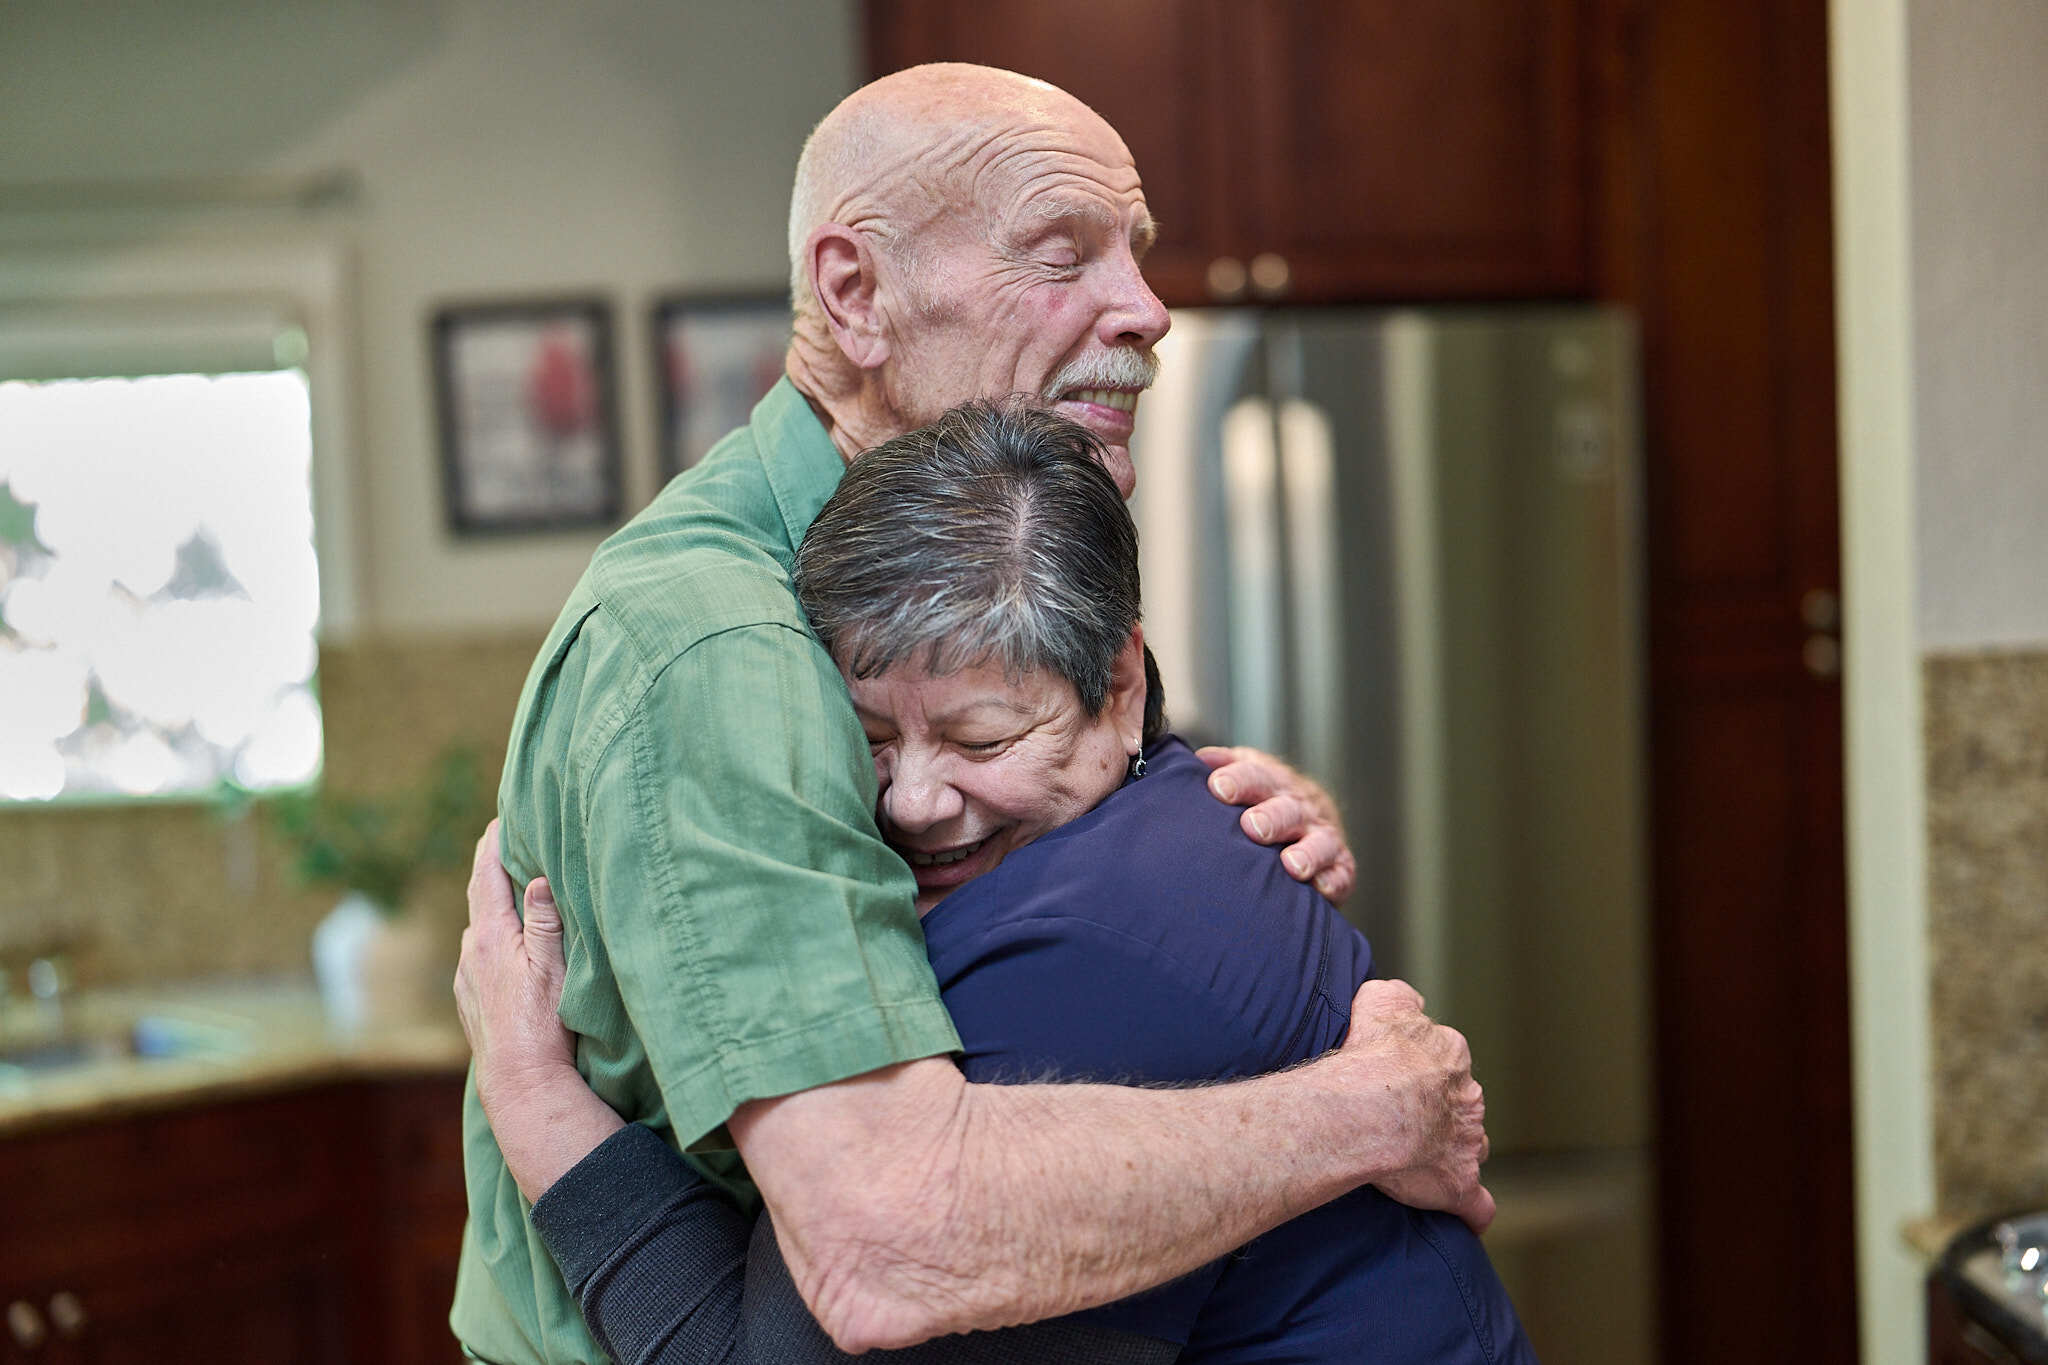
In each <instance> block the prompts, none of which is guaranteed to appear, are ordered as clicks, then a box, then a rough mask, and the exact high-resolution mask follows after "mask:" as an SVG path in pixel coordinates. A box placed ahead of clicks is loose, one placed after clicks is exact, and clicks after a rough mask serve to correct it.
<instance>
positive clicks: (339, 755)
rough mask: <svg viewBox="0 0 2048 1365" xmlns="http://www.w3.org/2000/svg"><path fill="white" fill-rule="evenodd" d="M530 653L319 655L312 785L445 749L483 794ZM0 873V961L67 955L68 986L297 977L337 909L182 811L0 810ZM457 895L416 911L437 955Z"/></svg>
mask: <svg viewBox="0 0 2048 1365" xmlns="http://www.w3.org/2000/svg"><path fill="white" fill-rule="evenodd" d="M539 647H540V636H539V634H538V633H536V634H533V635H522V636H519V637H517V638H484V639H453V640H451V639H447V638H444V637H440V636H428V637H418V638H404V639H388V640H381V641H375V642H364V643H358V644H352V645H346V646H329V647H327V648H325V649H323V650H322V651H321V656H320V690H321V704H322V707H323V709H324V711H325V717H326V729H327V773H326V780H327V781H328V782H330V783H332V784H334V785H335V786H336V787H337V788H338V789H339V790H342V791H348V792H362V793H370V792H377V791H382V790H388V789H391V788H394V787H400V786H405V785H408V784H410V783H413V782H415V781H417V780H418V779H419V777H420V776H421V775H422V774H423V773H424V772H425V770H426V769H427V767H428V765H430V764H431V763H432V761H433V760H434V758H435V757H436V756H437V755H438V754H439V753H440V752H441V750H442V749H443V748H444V747H445V746H446V745H447V744H449V743H451V742H454V741H458V740H459V741H464V742H467V743H470V744H472V745H474V746H475V748H476V750H477V752H478V753H479V754H480V755H481V756H482V757H483V758H484V760H485V765H486V768H487V774H486V775H487V777H488V779H489V781H490V782H491V784H492V790H493V791H495V790H496V783H497V777H498V767H499V764H500V763H501V761H502V760H503V756H504V747H505V736H506V733H507V730H508V729H509V727H510V725H511V720H512V708H513V706H514V704H515V703H516V702H517V701H518V698H519V687H520V684H521V683H522V682H523V681H524V680H525V677H526V670H527V667H528V665H529V664H531V663H532V661H533V655H534V651H535V650H537V649H538V648H539ZM0 869H5V870H4V872H0V958H9V957H17V956H20V955H22V954H24V953H28V952H34V951H38V950H39V949H40V948H42V947H44V946H53V945H56V944H71V945H75V946H74V947H73V948H72V957H73V962H74V968H75V971H76V974H77V976H78V978H79V982H80V984H81V985H112V984H125V983H131V982H152V981H180V980H187V979H191V978H195V977H206V976H217V975H222V974H229V973H232V974H244V975H248V974H258V975H276V974H281V973H303V972H306V971H308V970H310V965H309V962H308V958H307V943H308V940H309V937H310V935H311V934H312V931H313V926H314V925H315V924H317V923H318V922H319V920H320V917H321V916H322V915H324V914H326V913H327V911H328V910H329V909H331V908H332V907H333V905H334V903H335V900H336V898H337V893H336V892H334V891H332V890H328V889H324V888H316V889H312V890H308V889H306V888H304V887H301V886H299V885H297V884H296V883H295V882H294V881H293V879H292V876H291V872H290V868H289V860H288V858H287V856H286V854H285V852H284V850H283V849H282V848H281V847H280V846H279V845H278V844H277V843H276V842H275V841H274V840H273V839H272V838H270V837H268V836H266V835H264V834H263V833H261V832H260V830H259V828H258V826H257V824H256V823H255V822H253V821H250V820H243V821H239V822H235V823H228V822H225V821H224V820H222V818H221V817H220V816H219V815H218V814H217V813H216V812H215V811H214V810H213V809H212V808H211V807H208V806H206V805H203V804H196V803H195V804H184V803H175V804H173V803H164V804H157V803H149V804H138V805H132V806H97V807H85V808H63V807H13V808H4V809H0ZM462 883H463V878H462V876H461V875H460V874H454V873H451V874H449V875H448V876H446V877H445V878H438V879H437V880H436V883H435V884H434V885H433V886H430V887H427V888H425V890H424V891H423V893H422V894H421V895H420V896H419V897H417V898H416V899H417V901H418V903H419V904H421V905H423V906H425V907H426V908H427V910H428V912H429V913H432V914H434V915H435V916H436V917H437V921H438V922H441V923H442V924H443V926H444V927H445V929H446V932H447V938H448V942H449V943H450V945H451V953H452V944H453V941H454V939H455V937H457V936H458V935H459V933H460V926H461V923H462V919H463V908H462V907H463V902H462ZM451 960H452V959H451Z"/></svg>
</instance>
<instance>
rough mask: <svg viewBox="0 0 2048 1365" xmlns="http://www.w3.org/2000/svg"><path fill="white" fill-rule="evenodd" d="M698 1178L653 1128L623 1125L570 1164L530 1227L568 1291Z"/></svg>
mask: <svg viewBox="0 0 2048 1365" xmlns="http://www.w3.org/2000/svg"><path fill="white" fill-rule="evenodd" d="M703 1184H704V1179H703V1177H702V1176H699V1175H698V1174H697V1173H696V1172H695V1171H693V1170H691V1169H690V1166H689V1164H688V1163H687V1162H685V1161H684V1160H683V1159H682V1158H681V1157H679V1156H677V1155H676V1154H675V1152H673V1151H672V1150H670V1148H669V1145H668V1144H667V1143H665V1142H663V1141H662V1140H661V1139H660V1138H658V1137H656V1136H655V1134H654V1130H653V1129H651V1128H648V1127H645V1126H644V1125H642V1124H638V1123H629V1124H627V1125H626V1126H625V1127H623V1128H621V1129H619V1131H618V1132H616V1133H613V1134H612V1135H611V1136H610V1137H608V1138H606V1139H605V1140H604V1141H603V1142H600V1143H599V1144H598V1145H597V1146H596V1147H594V1148H592V1149H591V1152H590V1154H589V1155H588V1156H586V1157H584V1158H583V1160H581V1161H579V1162H577V1163H576V1164H575V1165H574V1166H572V1167H570V1168H569V1171H568V1173H567V1174H566V1175H564V1176H563V1177H562V1178H561V1179H560V1180H557V1181H556V1182H555V1183H554V1184H552V1185H550V1186H548V1188H547V1191H546V1192H545V1193H543V1194H542V1195H541V1197H540V1200H539V1202H537V1203H536V1204H534V1206H533V1226H534V1229H535V1231H537V1232H539V1233H540V1236H541V1240H542V1241H543V1242H545V1243H546V1244H547V1248H548V1253H549V1254H550V1255H552V1256H553V1257H554V1258H555V1264H556V1265H558V1266H560V1267H561V1268H562V1278H563V1279H565V1280H567V1281H568V1282H569V1285H570V1287H571V1288H575V1287H576V1286H579V1285H582V1284H584V1283H586V1282H587V1281H588V1280H589V1279H590V1277H591V1276H592V1275H595V1274H596V1273H597V1272H598V1271H599V1270H600V1269H601V1268H603V1266H604V1264H605V1262H606V1261H608V1260H610V1259H611V1258H612V1257H613V1256H614V1255H615V1254H616V1253H617V1252H618V1250H619V1249H620V1248H621V1247H623V1246H626V1245H628V1244H629V1243H631V1242H632V1241H633V1240H634V1235H635V1234H636V1233H637V1232H639V1230H640V1229H642V1228H644V1227H645V1226H646V1225H647V1224H648V1222H650V1221H651V1220H652V1219H654V1218H655V1217H657V1216H658V1215H660V1214H661V1213H662V1212H663V1211H664V1210H666V1209H668V1208H670V1207H671V1206H673V1205H674V1203H675V1201H676V1199H677V1198H678V1197H679V1196H682V1195H684V1194H687V1193H688V1192H689V1191H690V1190H691V1189H692V1188H694V1187H697V1186H701V1185H703Z"/></svg>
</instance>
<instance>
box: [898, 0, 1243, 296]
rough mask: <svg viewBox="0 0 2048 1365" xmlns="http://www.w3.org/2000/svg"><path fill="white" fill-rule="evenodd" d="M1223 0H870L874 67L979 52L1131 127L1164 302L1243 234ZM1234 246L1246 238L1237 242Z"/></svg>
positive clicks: (1128, 139) (966, 57)
mask: <svg viewBox="0 0 2048 1365" xmlns="http://www.w3.org/2000/svg"><path fill="white" fill-rule="evenodd" d="M1221 9H1222V5H1221V4H1220V3H1219V0H1117V3H1115V4H1103V3H1101V0H1024V2H1023V3H1019V2H1018V0H992V2H991V3H986V4H984V3H979V2H978V0H977V3H973V4H962V3H959V0H869V3H868V5H867V10H866V16H867V49H868V52H867V57H868V62H867V64H868V71H869V74H870V75H871V76H879V75H883V74H886V73H888V72H890V71H896V70H900V69H902V68H903V67H906V66H915V65H918V64H919V63H922V62H935V61H959V62H978V63H980V64H982V65H985V66H1000V67H1003V68H1005V69H1006V70H1010V71H1018V72H1021V73H1023V74H1024V75H1027V76H1036V77H1038V78H1039V79H1041V80H1046V81H1051V82H1052V83H1053V84H1054V85H1057V86H1059V87H1060V88H1061V89H1062V90H1065V91H1066V92H1067V93H1069V94H1071V95H1073V96H1074V97H1075V98H1076V99H1079V100H1081V101H1082V102H1084V103H1085V104H1087V105H1088V106H1089V107H1090V108H1092V109H1094V110H1095V111H1096V112H1097V113H1099V114H1101V115H1102V116H1103V117H1104V118H1105V119H1107V120H1108V121H1109V123H1110V126H1111V127H1113V128H1115V129H1116V130H1117V132H1118V133H1120V134H1121V135H1122V136H1123V139H1124V144H1125V145H1126V146H1127V147H1129V148H1130V150H1131V156H1132V158H1133V159H1134V160H1136V162H1137V164H1138V172H1139V174H1140V175H1141V176H1143V177H1144V181H1145V203H1146V206H1147V207H1148V208H1150V209H1151V211H1152V216H1153V218H1154V219H1156V220H1157V221H1158V222H1159V224H1160V235H1159V242H1158V245H1157V246H1155V247H1154V248H1153V251H1152V254H1151V255H1150V256H1149V257H1148V258H1147V259H1146V262H1145V277H1146V279H1147V280H1148V281H1150V283H1151V285H1152V288H1153V289H1154V290H1155V291H1157V292H1158V294H1159V296H1160V297H1161V298H1163V299H1165V300H1166V301H1167V302H1168V303H1181V304H1186V303H1197V302H1201V301H1202V300H1203V299H1204V298H1206V292H1205V287H1204V284H1203V279H1204V276H1205V273H1206V271H1207V269H1208V265H1209V262H1210V260H1211V259H1212V258H1213V257H1214V256H1215V255H1217V254H1218V252H1219V251H1222V250H1224V249H1226V246H1227V245H1228V244H1231V243H1234V242H1235V241H1236V231H1237V228H1236V224H1235V223H1234V221H1233V219H1232V217H1231V209H1232V206H1233V205H1232V197H1233V196H1232V189H1233V185H1234V184H1235V185H1236V187H1237V188H1238V190H1239V192H1240V194H1241V188H1242V182H1241V180H1240V179H1238V178H1236V177H1232V176H1230V175H1227V174H1222V173H1219V172H1220V168H1221V167H1223V166H1224V165H1225V164H1226V162H1227V158H1228V155H1229V154H1228V152H1227V150H1226V143H1225V134H1226V126H1225V125H1226V120H1228V119H1231V118H1234V117H1238V116H1239V115H1240V111H1239V110H1237V109H1235V108H1233V107H1231V104H1232V102H1231V101H1228V100H1224V101H1219V100H1218V98H1217V93H1216V75H1215V73H1216V71H1217V69H1218V68H1219V66H1220V64H1221V62H1220V52H1219V49H1221V48H1222V47H1224V46H1226V45H1227V38H1226V32H1225V27H1224V25H1223V24H1222V23H1221V22H1220V21H1219V17H1218V16H1219V11H1220V10H1221ZM1230 249H1241V247H1231V248H1230Z"/></svg>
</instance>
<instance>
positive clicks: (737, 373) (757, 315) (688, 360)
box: [649, 288, 790, 483]
mask: <svg viewBox="0 0 2048 1365" xmlns="http://www.w3.org/2000/svg"><path fill="white" fill-rule="evenodd" d="M649 320H650V330H651V332H652V337H653V361H654V379H655V387H656V389H658V390H659V399H660V411H659V414H658V417H659V422H660V425H659V426H657V427H656V429H655V430H656V448H657V450H658V452H659V456H658V460H657V467H658V468H659V470H660V472H661V481H662V482H663V483H667V482H668V481H669V480H670V479H671V478H674V477H675V476H676V475H677V474H680V473H682V472H683V471H684V470H685V469H688V468H689V467H690V466H691V465H693V464H695V463H697V461H698V460H700V459H702V458H703V457H704V452H705V451H706V450H709V449H710V448H711V446H712V445H713V444H714V443H715V442H717V441H718V440H719V438H720V437H722V436H724V435H725V434H726V433H727V432H728V431H731V430H732V429H733V428H735V427H738V426H741V425H743V424H745V422H746V421H747V417H748V414H750V413H751V412H752V411H753V410H754V404H756V403H758V402H759V401H760V400H761V397H762V395H764V394H766V393H767V392H768V390H769V389H771V388H773V387H774V386H775V381H776V380H778V379H780V378H782V374H783V363H784V358H785V356H786V355H787V353H788V350H789V329H790V317H789V295H788V293H787V292H786V291H784V290H782V289H769V288H762V289H754V290H742V291H734V292H727V293H672V294H664V295H662V296H661V297H659V298H657V299H656V300H655V301H654V304H653V306H652V308H651V310H650V319H649Z"/></svg>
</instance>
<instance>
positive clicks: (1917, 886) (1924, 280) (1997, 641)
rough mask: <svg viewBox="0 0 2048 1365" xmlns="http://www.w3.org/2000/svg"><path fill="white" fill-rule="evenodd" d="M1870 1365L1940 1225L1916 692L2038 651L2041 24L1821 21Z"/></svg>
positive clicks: (2046, 583)
mask: <svg viewBox="0 0 2048 1365" xmlns="http://www.w3.org/2000/svg"><path fill="white" fill-rule="evenodd" d="M1830 17H1831V26H1832V45H1831V47H1832V52H1831V56H1832V61H1833V81H1834V142H1835V145H1834V155H1835V174H1836V196H1835V230H1836V254H1837V266H1838V278H1837V299H1838V319H1839V326H1840V348H1841V399H1842V402H1841V413H1842V503H1843V509H1842V510H1843V532H1844V535H1843V540H1844V569H1845V578H1846V584H1847V592H1846V593H1845V601H1846V605H1847V608H1848V613H1849V615H1848V620H1847V623H1846V631H1845V637H1844V638H1845V644H1846V645H1847V648H1848V659H1847V667H1846V669H1845V671H1844V679H1845V682H1846V684H1847V721H1848V753H1849V773H1848V801H1849V849H1850V902H1851V904H1850V923H1851V973H1852V981H1853V989H1854V1002H1853V1008H1854V1012H1855V1040H1856V1091H1857V1094H1856V1103H1857V1109H1856V1113H1857V1126H1856V1142H1857V1213H1858V1218H1859V1220H1860V1226H1859V1230H1858V1232H1859V1272H1860V1288H1861V1294H1862V1313H1863V1340H1864V1357H1865V1359H1866V1360H1868V1361H1873V1362H1876V1361H1884V1362H1896V1363H1897V1365H1907V1362H1917V1361H1918V1360H1920V1359H1921V1355H1922V1346H1921V1341H1922V1337H1921V1328H1920V1323H1919V1304H1920V1292H1919V1285H1918V1280H1919V1276H1920V1273H1921V1267H1920V1266H1919V1265H1918V1263H1917V1262H1916V1261H1914V1260H1913V1259H1912V1258H1911V1257H1909V1256H1907V1255H1906V1254H1905V1253H1904V1251H1903V1250H1902V1248H1901V1246H1900V1242H1899V1229H1900V1225H1901V1224H1902V1223H1903V1221H1904V1220H1906V1219H1907V1218H1910V1217H1915V1216H1919V1215H1922V1214H1925V1213H1929V1212H1932V1211H1933V1210H1934V1182H1933V1169H1932V1167H1933V1161H1932V1152H1931V1149H1932V1134H1931V1124H1932V1106H1933V1104H1934V1102H1935V1101H1934V1097H1933V1095H1932V1093H1931V1090H1930V1086H1929V1082H1928V1056H1929V1037H1928V1033H1929V1026H1928V1018H1927V999H1928V990H1927V987H1928V950H1927V923H1928V921H1927V831H1926V814H1925V779H1924V771H1923V761H1922V754H1921V744H1922V741H1921V699H1920V690H1921V688H1920V677H1921V663H1922V659H1923V658H1924V656H1925V655H1926V654H1928V653H1931V652H1939V651H1944V650H1954V649H1974V648H1981V647H1985V646H1994V647H1995V646H2011V645H2030V646H2038V645H2040V644H2041V643H2042V642H2044V641H2048V535H2044V534H2043V529H2042V528H2043V527H2044V526H2048V458H2044V455H2048V438H2044V436H2043V433H2044V432H2048V384H2044V383H2043V373H2044V368H2048V233H2044V231H2043V224H2048V157H2044V155H2043V151H2042V149H2043V148H2044V147H2048V6H2044V5H2042V4H2040V3H2039V2H2038V0H1835V3H1834V6H1833V8H1832V10H1831V15H1830Z"/></svg>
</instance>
